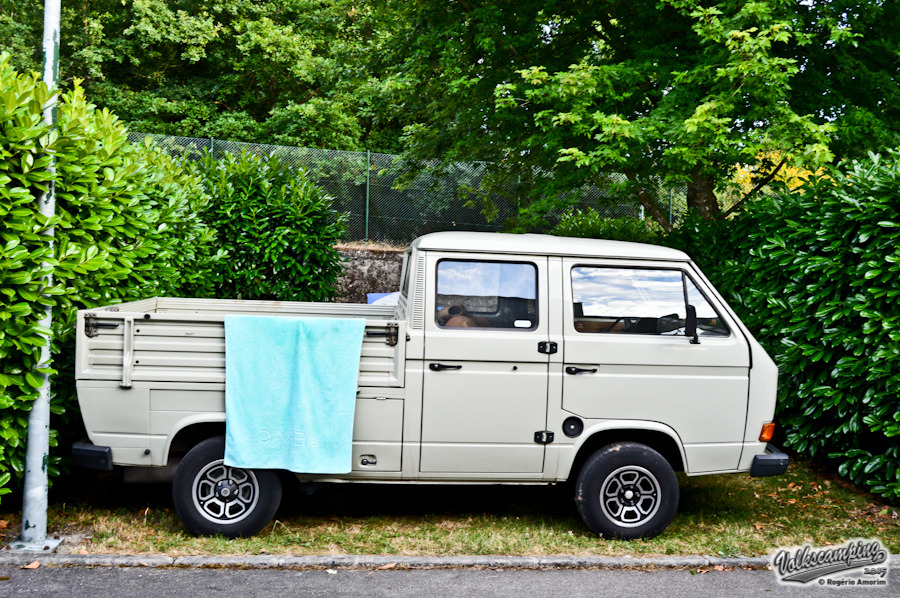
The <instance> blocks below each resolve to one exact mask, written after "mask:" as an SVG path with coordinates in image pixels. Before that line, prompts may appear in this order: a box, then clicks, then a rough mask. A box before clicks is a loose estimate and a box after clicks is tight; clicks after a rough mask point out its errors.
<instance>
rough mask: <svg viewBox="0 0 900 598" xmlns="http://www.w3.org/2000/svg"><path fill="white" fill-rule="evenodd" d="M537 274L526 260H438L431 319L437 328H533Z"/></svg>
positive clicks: (536, 320) (534, 323)
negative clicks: (433, 311)
mask: <svg viewBox="0 0 900 598" xmlns="http://www.w3.org/2000/svg"><path fill="white" fill-rule="evenodd" d="M537 278H538V271H537V266H536V265H535V264H533V263H529V262H492V261H477V260H453V259H444V260H441V261H439V262H438V264H437V289H436V293H437V294H436V297H435V313H434V318H435V322H436V323H437V324H438V326H440V327H441V328H488V329H504V330H535V329H536V328H537V326H538V306H537Z"/></svg>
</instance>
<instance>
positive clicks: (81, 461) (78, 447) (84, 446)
mask: <svg viewBox="0 0 900 598" xmlns="http://www.w3.org/2000/svg"><path fill="white" fill-rule="evenodd" d="M72 460H73V461H74V462H75V465H77V466H79V467H84V468H86V469H99V470H101V471H112V468H113V461H112V449H111V448H109V447H108V446H97V445H95V444H94V443H93V442H91V441H90V440H79V441H78V442H76V443H75V444H73V445H72Z"/></svg>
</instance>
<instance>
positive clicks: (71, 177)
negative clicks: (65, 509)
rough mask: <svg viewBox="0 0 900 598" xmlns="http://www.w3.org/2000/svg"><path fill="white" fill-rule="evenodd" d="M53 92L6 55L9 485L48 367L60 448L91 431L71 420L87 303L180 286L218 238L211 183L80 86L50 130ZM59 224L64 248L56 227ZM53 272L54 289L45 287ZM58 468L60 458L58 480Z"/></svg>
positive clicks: (4, 324) (0, 79)
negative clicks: (62, 439)
mask: <svg viewBox="0 0 900 598" xmlns="http://www.w3.org/2000/svg"><path fill="white" fill-rule="evenodd" d="M48 97H49V94H48V91H47V89H46V86H45V85H44V84H43V83H41V82H40V81H39V80H38V79H37V77H36V75H26V74H20V73H17V72H15V71H14V70H13V69H12V68H11V67H10V65H9V56H8V55H0V137H2V141H0V152H2V153H0V240H2V242H0V486H3V485H6V484H7V483H8V482H9V480H10V477H11V475H17V476H21V474H22V473H23V470H24V456H25V442H24V439H25V433H26V428H27V412H28V410H29V409H30V407H31V404H32V402H33V400H34V399H35V398H36V396H37V388H38V387H39V386H40V378H39V376H38V375H37V374H39V373H42V372H47V373H56V372H58V375H56V376H54V381H53V384H54V395H53V397H52V399H51V411H52V413H53V414H54V416H55V420H54V423H53V426H52V427H53V429H52V430H51V445H53V446H55V445H56V444H57V439H58V438H59V433H58V431H57V430H59V429H60V426H63V427H64V428H65V429H66V430H67V433H74V432H71V431H72V430H77V429H78V428H79V427H80V425H79V424H78V423H76V422H69V421H68V414H69V413H71V411H72V410H73V407H74V403H75V396H74V381H73V372H72V360H73V338H74V336H73V332H74V322H75V310H76V309H79V308H84V307H92V306H95V305H99V304H106V303H112V302H117V301H125V300H132V299H138V298H141V297H147V296H152V295H156V294H172V293H177V292H178V289H180V288H182V287H183V286H185V285H187V284H194V283H196V278H197V276H199V275H200V273H202V271H203V270H205V269H207V268H209V267H210V265H209V262H210V261H211V260H212V259H213V258H212V257H211V256H212V253H213V252H212V249H211V247H212V233H211V232H210V231H209V230H208V228H207V227H206V226H205V225H203V224H202V223H201V222H200V221H199V220H198V218H197V211H198V209H200V208H201V207H202V204H203V203H205V201H206V196H205V194H204V192H203V189H202V186H201V183H200V180H199V178H197V177H196V176H195V175H194V174H192V173H191V172H190V171H189V170H185V168H183V167H181V166H179V165H178V164H177V163H176V162H174V161H173V160H172V159H171V158H169V157H168V156H166V155H164V154H162V153H161V152H159V151H156V150H154V149H152V148H150V147H148V146H134V145H130V144H128V143H127V133H126V131H125V129H124V127H123V126H122V125H121V124H120V123H119V122H118V121H117V119H116V117H115V116H113V115H111V114H110V113H109V112H107V111H100V110H96V109H95V108H94V106H92V105H91V104H89V103H88V102H87V101H86V99H85V97H84V93H83V91H82V89H81V88H80V86H79V85H78V83H77V82H76V84H75V86H74V89H73V90H72V91H70V92H68V93H65V94H63V95H62V96H61V98H60V103H59V123H58V127H57V129H56V130H55V131H52V132H51V131H49V130H48V129H47V127H46V126H45V125H44V123H43V122H42V115H41V109H42V106H43V105H44V103H45V102H46V100H47V98H48ZM51 154H52V155H53V156H54V157H55V160H56V172H55V173H53V172H51V171H50V170H49V169H48V167H49V164H50V159H49V157H48V156H49V155H51ZM51 181H52V182H54V183H55V185H56V199H57V204H56V217H55V218H54V219H53V220H52V221H50V222H47V221H46V220H45V219H44V218H42V217H41V215H40V213H39V211H38V207H37V198H38V197H39V196H40V194H41V191H43V190H46V189H47V186H48V184H49V183H50V182H51ZM51 226H53V227H55V238H54V240H53V243H52V244H51V243H50V238H49V237H48V236H46V235H45V234H44V233H45V232H46V231H47V230H48V228H49V227H51ZM43 262H47V263H49V264H50V265H51V267H50V268H45V267H42V265H41V264H42V263H43ZM50 269H52V274H53V280H54V284H53V286H52V287H50V288H43V283H42V280H41V277H43V276H45V275H46V274H48V270H50ZM46 305H51V306H52V307H53V331H52V332H53V335H54V340H53V345H52V352H53V355H54V362H53V364H52V368H53V369H50V367H49V366H48V367H44V368H39V367H38V363H37V361H38V358H39V355H40V347H41V345H42V339H41V334H46V333H48V332H50V331H48V330H45V329H42V328H41V327H40V325H39V323H38V322H39V320H40V318H41V316H42V315H43V312H44V309H45V306H46ZM58 463H59V457H58V456H57V455H53V456H51V462H50V463H49V473H50V475H51V476H54V475H57V474H58ZM4 491H8V488H3V489H0V492H4Z"/></svg>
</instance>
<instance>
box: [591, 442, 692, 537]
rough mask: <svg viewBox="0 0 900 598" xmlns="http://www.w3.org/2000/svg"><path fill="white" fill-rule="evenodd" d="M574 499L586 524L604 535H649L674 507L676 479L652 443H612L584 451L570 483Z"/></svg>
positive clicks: (661, 525)
mask: <svg viewBox="0 0 900 598" xmlns="http://www.w3.org/2000/svg"><path fill="white" fill-rule="evenodd" d="M575 503H576V504H577V505H578V512H579V513H580V514H581V518H582V519H583V520H584V522H585V523H586V524H587V526H588V527H589V528H590V529H591V531H593V532H594V533H595V534H597V535H599V536H602V537H604V538H620V539H623V540H631V539H634V538H652V537H654V536H658V535H659V534H661V533H662V532H663V531H664V530H665V529H666V527H668V525H669V523H671V522H672V518H673V517H674V516H675V511H676V510H677V509H678V479H677V478H676V477H675V472H674V471H673V470H672V466H671V465H669V462H668V461H666V460H665V458H664V457H663V456H662V455H660V454H659V453H658V452H656V451H655V450H653V449H652V448H650V447H648V446H645V445H643V444H638V443H636V442H617V443H614V444H610V445H608V446H605V447H603V448H602V449H600V450H598V451H597V452H596V453H594V454H593V455H591V456H590V458H588V460H587V461H586V462H585V464H584V465H583V466H582V468H581V471H580V472H579V473H578V480H577V482H576V483H575Z"/></svg>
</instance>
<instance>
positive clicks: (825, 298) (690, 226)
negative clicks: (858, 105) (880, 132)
mask: <svg viewBox="0 0 900 598" xmlns="http://www.w3.org/2000/svg"><path fill="white" fill-rule="evenodd" d="M898 210H900V152H898V151H893V152H888V154H887V158H882V157H879V156H875V155H872V156H870V159H869V160H867V161H860V162H855V163H853V164H851V165H847V166H845V167H843V168H842V169H840V170H837V171H834V172H831V173H828V176H827V177H822V178H818V179H816V180H813V181H812V182H810V183H809V184H807V185H806V186H804V187H802V188H801V189H800V190H799V192H795V193H793V194H787V193H783V194H781V195H778V196H776V197H773V198H768V199H762V200H759V201H757V202H755V203H754V204H753V205H752V206H751V207H750V208H749V210H748V212H747V213H744V214H742V215H740V216H739V217H738V218H737V219H735V220H734V221H731V222H722V223H701V222H698V221H690V222H688V223H686V224H685V225H684V226H682V227H681V228H680V229H678V230H677V231H676V232H675V233H674V234H672V235H670V236H669V237H668V239H667V240H666V242H667V244H670V245H672V246H675V247H678V248H680V249H684V250H685V251H687V252H688V253H689V254H691V255H692V257H694V259H696V261H697V262H698V263H699V264H700V266H701V267H702V268H703V269H704V271H705V272H706V273H707V274H708V275H709V276H710V278H711V279H712V280H713V282H714V283H715V284H716V285H717V287H718V288H719V289H720V290H721V291H722V292H723V293H724V294H725V295H726V296H727V297H728V298H729V300H730V302H731V303H732V305H733V306H734V307H735V309H736V310H737V311H738V313H739V315H740V316H741V318H742V319H743V320H744V322H745V323H746V324H747V325H748V326H749V327H750V328H751V330H753V332H754V334H756V335H757V338H759V339H760V341H761V342H762V343H763V344H764V345H765V346H766V349H767V350H768V351H769V352H770V354H771V355H772V356H773V357H774V358H775V360H776V362H777V363H778V366H779V371H780V380H779V389H780V390H779V395H780V396H779V398H780V401H779V415H778V417H779V422H780V424H781V425H782V426H783V427H784V430H785V441H786V444H787V446H789V447H791V448H793V449H796V450H797V451H799V452H801V453H805V454H807V455H809V456H812V457H819V458H831V459H834V460H835V462H836V464H837V465H838V470H839V472H840V473H841V474H842V475H846V476H847V477H849V478H850V479H851V480H852V481H853V482H854V483H855V484H857V485H860V486H868V487H869V489H870V490H871V491H872V492H874V493H876V494H880V495H883V496H885V497H886V498H888V499H890V500H893V501H895V502H896V501H897V500H898V499H900V409H898V398H897V397H898V396H900V286H898V281H900V214H898Z"/></svg>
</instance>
